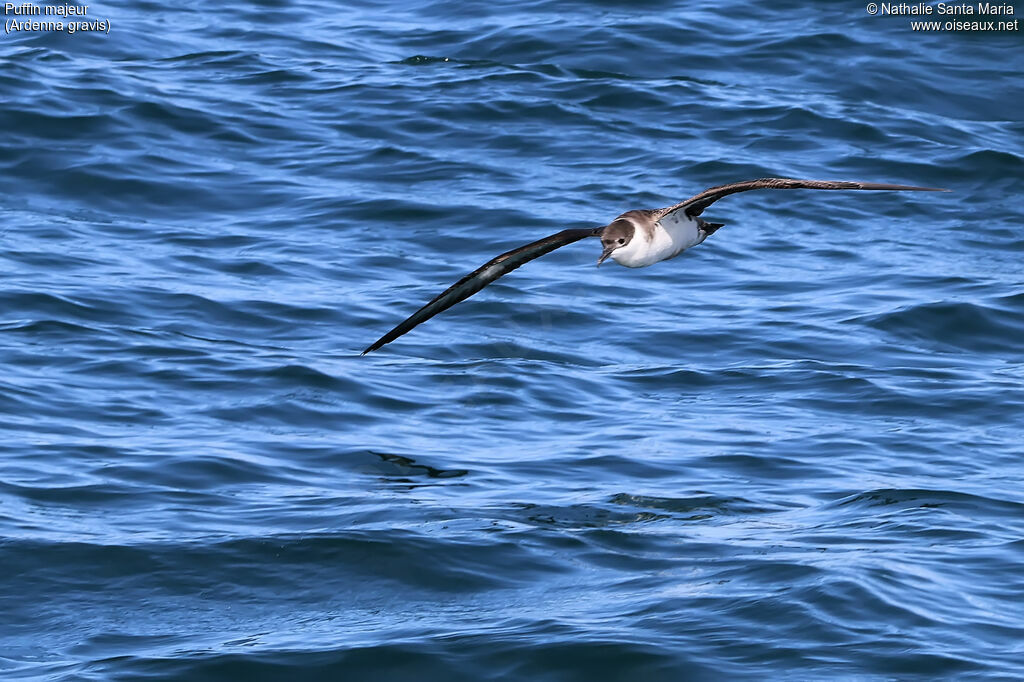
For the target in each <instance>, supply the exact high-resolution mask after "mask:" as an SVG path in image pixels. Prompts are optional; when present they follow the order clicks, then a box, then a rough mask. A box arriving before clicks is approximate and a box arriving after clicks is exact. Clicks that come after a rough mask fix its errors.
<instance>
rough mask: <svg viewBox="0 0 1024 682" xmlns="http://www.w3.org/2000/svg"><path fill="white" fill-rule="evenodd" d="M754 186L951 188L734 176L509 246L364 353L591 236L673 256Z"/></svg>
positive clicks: (647, 258) (629, 251)
mask: <svg viewBox="0 0 1024 682" xmlns="http://www.w3.org/2000/svg"><path fill="white" fill-rule="evenodd" d="M752 189H872V190H911V191H919V192H948V191H949V190H946V189H940V188H937V187H912V186H909V185H889V184H885V183H878V182H846V181H842V180H795V179H793V178H760V179H758V180H745V181H743V182H733V183H730V184H728V185H719V186H718V187H712V188H711V189H706V190H704V191H703V192H701V193H700V194H698V195H696V196H694V197H690V198H689V199H687V200H686V201H681V202H679V203H678V204H675V205H674V206H669V207H668V208H659V209H653V210H648V209H639V210H633V211H626V212H625V213H623V214H622V215H620V216H619V217H618V218H616V219H615V220H613V221H612V222H611V223H609V224H608V225H605V226H603V227H578V228H569V229H566V230H562V231H561V232H559V233H557V234H553V235H551V236H550V237H545V238H544V239H539V240H537V241H535V242H532V243H530V244H527V245H526V246H520V247H519V248H518V249H512V250H511V251H507V252H505V253H503V254H501V255H500V256H497V257H496V258H492V259H491V260H489V261H488V262H487V263H485V264H484V265H482V266H481V267H479V268H477V269H476V270H474V271H473V272H471V273H469V274H468V275H466V276H465V277H463V278H462V279H460V280H459V281H458V282H456V283H455V284H453V285H451V286H450V287H448V288H447V289H445V290H444V291H443V292H442V293H441V294H440V295H439V296H437V297H436V298H434V300H432V301H430V302H429V303H427V304H426V305H425V306H423V307H422V308H420V309H419V310H417V311H416V312H415V313H413V314H412V315H411V316H410V317H409V319H407V320H405V321H404V322H402V323H401V324H399V325H398V326H397V327H395V328H394V329H392V330H391V331H389V332H388V333H387V334H385V335H384V336H382V337H380V338H379V339H377V340H376V341H374V342H373V343H372V344H371V345H370V346H369V347H368V348H367V349H366V350H364V351H363V353H362V354H363V355H366V354H367V353H369V352H370V351H374V350H377V349H378V348H380V347H381V346H383V345H384V344H386V343H391V342H392V341H394V340H395V339H397V338H398V337H399V336H401V335H402V334H405V333H406V332H408V331H409V330H411V329H412V328H413V327H415V326H416V325H418V324H421V323H423V322H426V321H427V320H429V319H430V318H432V317H433V316H434V315H437V314H438V313H440V312H444V311H445V310H447V309H448V308H451V307H452V306H453V305H455V304H456V303H458V302H459V301H464V300H466V299H467V298H469V297H470V296H472V295H473V294H475V293H476V292H478V291H480V290H481V289H483V288H484V287H485V286H487V285H488V284H490V283H491V282H493V281H494V280H496V279H498V278H499V277H501V276H502V275H505V274H508V273H509V272H512V271H513V270H515V269H516V268H518V267H519V266H521V265H524V264H526V263H528V262H530V261H531V260H533V259H534V258H539V257H540V256H543V255H544V254H546V253H550V252H551V251H554V250H555V249H557V248H559V247H562V246H565V245H566V244H572V243H573V242H578V241H579V240H581V239H585V238H587V237H600V238H601V246H602V247H603V248H602V250H601V257H600V258H598V259H597V264H598V265H600V264H601V263H603V262H604V261H605V259H606V258H611V259H612V260H614V261H615V262H616V263H618V264H619V265H625V266H626V267H628V268H643V267H646V266H648V265H653V264H654V263H658V262H660V261H663V260H668V259H670V258H675V257H676V256H678V255H679V254H681V253H682V252H683V251H685V250H686V249H688V248H690V247H691V246H696V245H697V244H700V243H701V242H703V241H704V240H705V239H707V238H708V237H709V236H710V235H712V234H714V233H715V231H716V230H718V228H720V227H722V225H723V224H724V223H709V222H707V221H705V220H704V219H703V218H701V217H700V214H701V213H703V212H704V209H706V208H707V207H708V206H710V205H711V204H713V203H715V202H716V201H718V200H719V199H721V198H722V197H725V196H728V195H730V194H736V193H737V192H749V191H750V190H752Z"/></svg>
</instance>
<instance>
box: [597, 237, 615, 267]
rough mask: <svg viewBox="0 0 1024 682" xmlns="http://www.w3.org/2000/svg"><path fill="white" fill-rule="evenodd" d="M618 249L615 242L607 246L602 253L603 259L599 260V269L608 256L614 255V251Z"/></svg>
mask: <svg viewBox="0 0 1024 682" xmlns="http://www.w3.org/2000/svg"><path fill="white" fill-rule="evenodd" d="M617 248H618V244H616V243H615V242H612V243H611V244H608V245H607V246H605V247H604V250H603V251H602V252H601V257H600V258H598V259H597V267H601V263H603V262H604V261H605V259H606V258H608V256H610V255H612V251H614V250H615V249H617Z"/></svg>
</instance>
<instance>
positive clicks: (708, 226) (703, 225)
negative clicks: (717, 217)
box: [697, 218, 725, 239]
mask: <svg viewBox="0 0 1024 682" xmlns="http://www.w3.org/2000/svg"><path fill="white" fill-rule="evenodd" d="M724 225H725V223H709V222H707V221H706V220H701V219H700V218H697V226H698V227H699V228H700V229H702V230H704V232H706V233H707V236H708V237H710V236H711V235H713V234H714V233H715V232H716V231H717V230H718V228H720V227H723V226H724ZM706 238H707V237H705V239H706Z"/></svg>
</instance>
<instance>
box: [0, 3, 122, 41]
mask: <svg viewBox="0 0 1024 682" xmlns="http://www.w3.org/2000/svg"><path fill="white" fill-rule="evenodd" d="M88 14H89V5H68V4H63V5H37V4H35V3H33V2H23V3H21V4H14V3H13V2H5V3H4V31H6V32H7V33H13V32H15V31H60V32H62V33H84V32H100V33H110V20H109V19H95V20H94V19H91V18H89V17H88ZM35 17H40V18H39V19H36V18H35Z"/></svg>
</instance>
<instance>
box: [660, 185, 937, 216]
mask: <svg viewBox="0 0 1024 682" xmlns="http://www.w3.org/2000/svg"><path fill="white" fill-rule="evenodd" d="M752 189H894V190H915V191H921V192H948V191H949V190H948V189H939V188H937V187H913V186H911V185H889V184H885V183H880V182H846V181H843V180H796V179H793V178H759V179H757V180H744V181H743V182H733V183H730V184H728V185H719V186H718V187H712V188H711V189H706V190H704V191H703V192H701V193H700V194H698V195H697V196H695V197H690V198H689V199H687V200H686V201H681V202H679V203H678V204H676V205H675V206H669V207H668V208H661V209H658V210H656V211H654V215H653V216H652V217H653V218H654V219H655V220H661V219H662V218H664V217H665V216H667V215H668V214H670V213H674V212H675V211H679V210H683V211H686V215H688V216H690V217H691V218H692V217H696V216H699V215H700V214H701V213H703V212H704V209H706V208H707V207H708V206H710V205H711V204H713V203H715V202H716V201H718V200H719V199H721V198H722V197H725V196H729V195H730V194H735V193H737V192H749V191H750V190H752Z"/></svg>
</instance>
